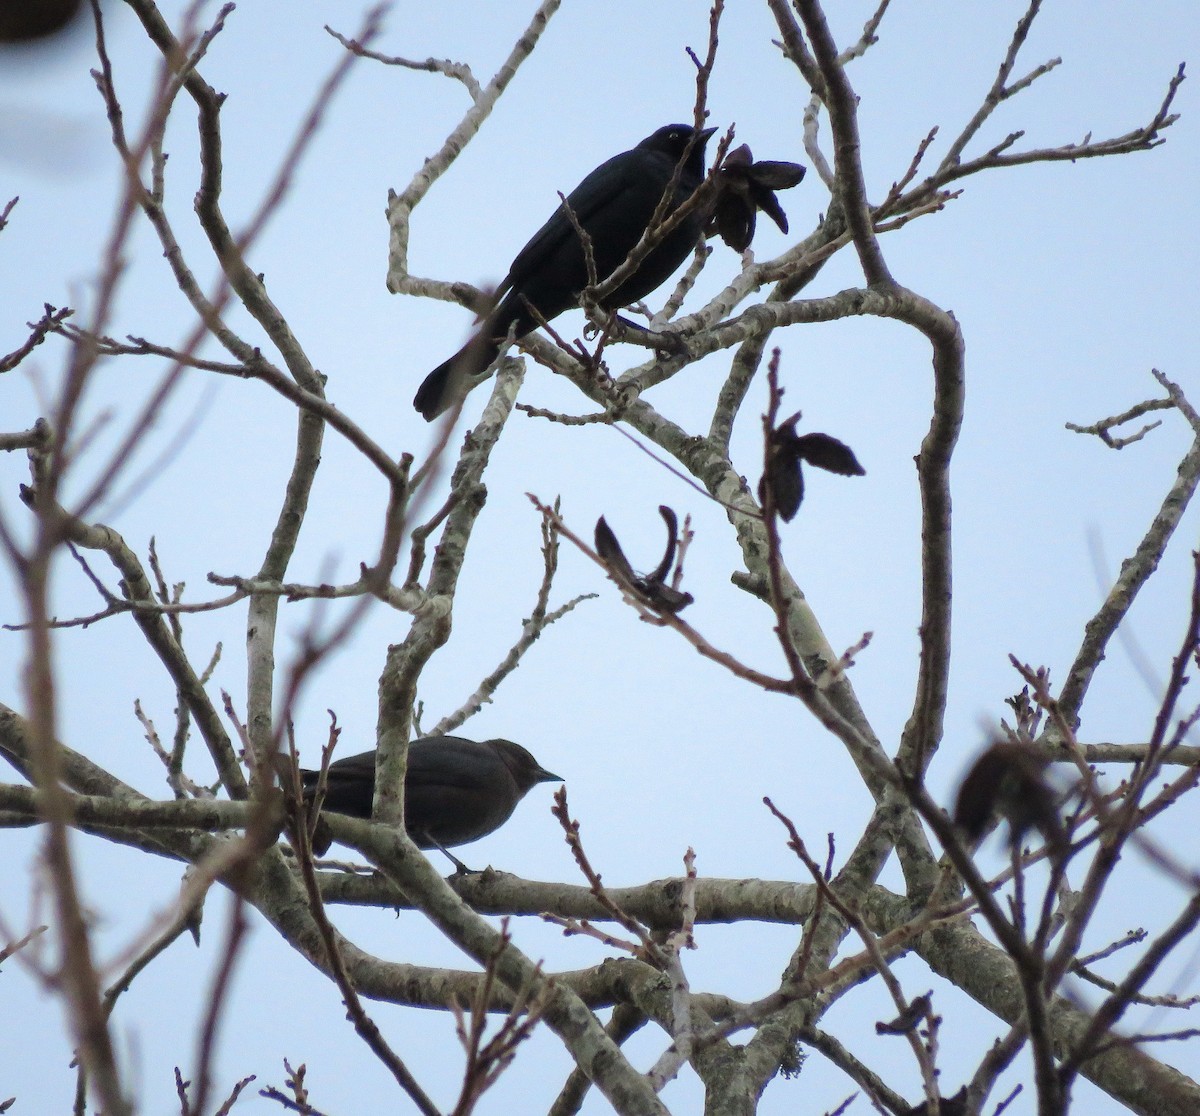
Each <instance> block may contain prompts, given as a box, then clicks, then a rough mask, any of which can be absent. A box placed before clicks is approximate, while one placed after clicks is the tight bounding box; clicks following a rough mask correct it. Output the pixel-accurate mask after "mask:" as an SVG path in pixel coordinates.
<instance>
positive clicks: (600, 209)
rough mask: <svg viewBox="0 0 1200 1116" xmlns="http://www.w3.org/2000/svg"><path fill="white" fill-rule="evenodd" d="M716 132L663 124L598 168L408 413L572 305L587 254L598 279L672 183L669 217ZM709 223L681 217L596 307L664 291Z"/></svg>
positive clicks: (440, 401)
mask: <svg viewBox="0 0 1200 1116" xmlns="http://www.w3.org/2000/svg"><path fill="white" fill-rule="evenodd" d="M714 131H716V129H715V128H706V129H704V130H703V131H699V132H698V131H696V129H695V128H693V127H691V125H688V124H668V125H667V126H666V127H664V128H659V129H658V131H657V132H655V133H654V134H653V135H650V136H647V137H646V138H645V139H644V140H642V142H641V143H639V144H638V145H637V146H636V147H635V148H633V149H632V150H630V151H623V152H621V154H620V155H614V156H613V157H612V158H611V159H609V160H608V161H607V162H604V163H601V164H600V166H598V167H597V168H596V169H595V170H594V171H592V173H591V174H589V175H588V176H587V177H586V178H585V179H584V180H583V181H582V182H581V183H580V184H579V185H578V186H576V187H575V189H574V190H572V191H571V193H570V194H569V195H568V196H567V199H566V203H565V204H564V205H560V206H559V207H558V209H556V210H555V211H554V214H553V216H552V217H551V218H550V220H548V221H547V222H546V223H545V224H544V225H543V226H542V227H541V228H540V229H539V230H538V231H537V233H535V234H534V237H533V239H532V240H530V242H529V243H528V244H526V245H525V247H524V248H522V249H521V251H520V252H518V253H517V258H516V259H515V260H513V262H512V266H511V267H510V268H509V269H508V275H507V276H506V277H505V279H504V282H503V283H501V284H500V287H499V289H498V291H497V297H498V298H499V302H498V303H497V305H496V308H495V309H494V310H493V311H492V312H491V313H490V314H489V315H488V316H487V318H486V319H485V320H484V322H483V324H482V325H481V326H480V327H479V329H478V331H477V332H476V334H475V336H474V337H472V338H471V340H470V341H468V342H467V343H466V345H464V346H463V347H462V348H461V349H460V350H459V351H458V352H457V353H455V354H454V356H452V357H451V358H450V359H449V360H447V361H444V362H443V363H442V364H440V365H438V367H437V368H435V369H434V370H433V371H432V372H431V373H430V374H429V375H428V376H426V377H425V382H424V383H422V384H421V386H420V388H419V389H418V390H417V395H416V398H415V399H414V400H413V406H414V407H416V409H417V410H418V411H420V412H421V414H422V415H424V417H425V419H426V421H432V420H433V419H434V418H436V417H437V416H438V415H440V414H441V413H442V412H443V411H446V410H448V409H449V408H450V407H452V406H453V405H454V404H455V403H457V402H458V401H459V399H461V398H462V397H463V396H464V395H465V394H466V393H467V392H468V391H469V390H470V389H471V388H472V387H474V386H475V383H474V381H475V380H476V378H477V377H478V376H479V375H480V374H481V373H483V372H484V371H485V370H486V369H487V367H488V366H489V365H490V364H491V363H492V362H493V361H494V360H495V359H496V358H497V357H498V356H499V355H500V353H501V351H502V349H503V348H504V345H505V343H506V340H507V338H508V334H509V331H510V330H511V331H512V334H513V337H514V338H520V337H524V336H525V335H526V334H527V333H530V332H532V331H533V329H534V328H535V327H536V326H537V325H538V322H539V316H540V318H541V319H542V320H544V321H547V322H548V321H550V320H551V319H552V318H556V317H558V315H559V314H561V313H563V311H565V310H569V309H570V308H571V307H573V306H576V305H578V299H579V292H580V291H582V290H583V288H584V287H586V286H587V285H588V284H589V282H591V281H592V280H591V278H590V277H589V273H588V259H587V251H588V249H589V248H590V251H591V256H592V261H593V264H594V274H595V281H596V282H603V280H604V279H606V278H607V277H608V276H609V275H611V274H612V273H613V272H614V271H616V269H617V268H618V267H619V266H620V265H621V264H622V263H623V262H624V261H625V258H626V257H627V256H628V255H629V253H630V251H632V249H633V248H634V246H635V245H636V244H637V243H638V241H639V240H641V238H642V235H643V234H644V233H645V232H646V229H647V228H648V227H649V225H650V222H651V220H652V218H653V216H654V213H655V210H656V209H657V208H658V205H659V202H661V201H662V198H663V195H664V194H665V193H666V191H667V187H668V185H669V184H670V183H671V181H672V179H674V182H675V185H674V189H673V191H672V194H671V198H670V201H669V203H668V205H667V209H666V216H668V217H669V216H670V214H671V213H672V212H674V210H676V209H678V208H679V206H681V205H682V204H683V203H684V202H685V201H687V199H688V198H690V197H691V196H692V194H694V193H695V192H696V190H697V188H698V187H699V186H700V184H701V183H702V182H703V181H704V145H705V144H706V143H707V142H708V138H709V136H711V135H712V134H713V132H714ZM664 219H665V218H664ZM707 219H708V215H707V214H706V213H703V212H701V211H700V209H699V208H697V210H696V211H695V212H693V213H690V214H689V215H687V216H686V217H685V218H684V219H683V220H682V221H681V222H680V223H679V224H678V225H677V226H676V227H675V228H674V229H672V230H671V231H670V232H669V233H667V235H666V236H664V237H663V238H662V240H660V241H659V242H658V243H657V244H656V245H655V246H654V247H653V248H652V249H651V250H650V252H649V253H648V254H647V255H646V257H645V258H644V259H643V260H642V261H641V263H640V264H639V265H638V267H637V269H636V270H635V271H634V272H633V274H632V275H630V276H629V278H628V279H626V280H625V281H624V282H623V283H621V284H620V285H619V286H618V287H617V288H616V290H614V291H613V292H612V293H611V294H609V295H606V296H605V297H604V298H602V299H600V305H601V306H602V307H604V308H605V309H606V310H616V309H618V308H619V307H621V306H628V305H629V304H630V303H631V302H637V301H638V300H639V299H642V298H645V297H646V296H647V295H648V294H650V293H651V292H652V291H654V290H655V289H656V288H657V287H659V286H661V285H662V283H663V282H665V281H666V280H667V279H668V278H669V277H670V275H671V273H672V272H673V271H675V269H676V268H677V267H679V265H680V264H681V263H683V261H684V260H685V259H687V256H688V253H689V252H691V251H692V249H693V248H695V246H696V244H697V242H698V241H699V240H700V235H701V233H702V232H703V230H704V226H705V223H706V221H707ZM581 230H582V232H583V234H584V236H581V235H580V231H581ZM585 241H586V244H585ZM535 311H536V313H535Z"/></svg>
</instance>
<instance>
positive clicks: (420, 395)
mask: <svg viewBox="0 0 1200 1116" xmlns="http://www.w3.org/2000/svg"><path fill="white" fill-rule="evenodd" d="M492 334H493V328H492V326H491V323H490V322H485V323H484V325H483V327H482V328H481V329H480V330H479V332H478V333H476V334H475V336H474V337H472V338H471V340H470V341H468V342H467V343H466V344H465V345H464V346H463V347H462V348H461V349H459V350H458V352H457V353H455V354H454V356H452V357H451V358H450V359H449V360H446V361H443V362H442V363H441V364H439V365H438V366H437V367H436V368H435V369H434V370H433V371H432V372H430V373H429V375H428V376H426V377H425V380H424V382H423V383H422V384H421V386H420V387H419V388H417V394H416V395H415V396H414V397H413V406H414V407H415V408H416V409H417V410H418V411H420V412H421V415H422V416H423V417H424V419H425V421H426V422H433V420H434V419H435V418H437V417H438V415H440V414H442V413H443V412H445V411H448V410H449V409H450V408H451V407H453V406H454V404H455V403H457V402H458V401H459V400H460V399H462V398H463V396H465V395H466V394H467V392H468V391H470V390H471V388H473V387H474V386H475V380H476V379H477V378H478V377H479V375H480V374H481V373H482V372H484V371H485V370H486V369H487V367H488V365H489V364H491V363H492V361H494V360H495V359H496V357H498V356H499V355H500V347H501V343H500V342H499V341H496V340H495V338H494V337H493V336H492Z"/></svg>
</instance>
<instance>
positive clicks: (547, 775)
mask: <svg viewBox="0 0 1200 1116" xmlns="http://www.w3.org/2000/svg"><path fill="white" fill-rule="evenodd" d="M537 781H538V782H539V783H565V782H566V779H564V778H563V777H562V776H561V775H555V774H554V772H553V771H547V770H546V769H545V768H544V767H539V768H538V777H537Z"/></svg>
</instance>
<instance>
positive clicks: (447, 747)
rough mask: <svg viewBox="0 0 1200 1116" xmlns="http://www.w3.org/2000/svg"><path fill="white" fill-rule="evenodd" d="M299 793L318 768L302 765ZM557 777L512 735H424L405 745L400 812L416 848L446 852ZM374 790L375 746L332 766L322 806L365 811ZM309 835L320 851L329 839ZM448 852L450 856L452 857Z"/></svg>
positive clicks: (307, 791) (483, 832) (309, 788)
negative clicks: (506, 737) (507, 737)
mask: <svg viewBox="0 0 1200 1116" xmlns="http://www.w3.org/2000/svg"><path fill="white" fill-rule="evenodd" d="M300 775H301V778H302V780H303V785H304V800H305V802H306V803H310V802H311V801H312V799H313V795H314V794H315V792H316V786H317V772H316V771H307V770H302V771H301V772H300ZM548 782H562V779H561V777H560V776H558V775H555V774H554V773H553V772H550V771H547V770H545V768H543V767H542V766H541V764H539V763H538V761H537V760H535V759H534V758H533V756H531V755H530V754H529V752H527V751H526V750H525V749H524V748H522V747H521V745H520V744H514V743H513V742H512V741H511V740H484V741H479V742H476V741H474V740H466V739H464V738H463V737H461V736H427V737H425V738H424V739H421V740H414V741H413V742H412V743H411V744H410V745H409V746H408V774H407V775H406V777H405V783H404V819H405V828H406V829H407V830H408V833H409V836H411V837H412V839H413V841H414V842H416V845H417V847H418V848H421V849H441V850H442V851H445V850H446V849H448V848H452V847H453V846H455V845H467V844H470V843H471V842H472V841H478V840H479V838H481V837H486V836H487V835H488V834H489V833H491V832H493V831H494V830H497V829H499V828H500V826H502V825H503V824H504V823H505V822H506V821H508V819H509V818H510V817H511V816H512V812H513V811H514V810H515V809H516V808H517V803H518V802H520V801H521V799H522V798H524V797H525V795H526V794H527V793H528V792H529V791H530V790H531V789H532V788H533V787H534V786H536V785H537V784H538V783H548ZM374 795H375V752H374V751H370V752H361V753H359V754H358V755H355V756H346V757H345V758H344V759H339V760H335V761H334V762H333V763H331V764H330V765H329V772H328V776H327V783H326V788H325V799H324V802H323V804H322V809H323V810H325V811H328V812H330V813H334V814H346V815H348V816H350V817H353V818H369V817H370V816H371V803H372V799H373V798H374ZM320 845H321V846H323V847H318V842H317V841H316V840H314V842H313V851H314V852H315V853H317V855H318V856H320V855H322V854H323V853H324V852H325V850H326V849H327V848H328V847H329V841H328V839H325V840H322V841H321V842H320ZM451 859H453V858H451Z"/></svg>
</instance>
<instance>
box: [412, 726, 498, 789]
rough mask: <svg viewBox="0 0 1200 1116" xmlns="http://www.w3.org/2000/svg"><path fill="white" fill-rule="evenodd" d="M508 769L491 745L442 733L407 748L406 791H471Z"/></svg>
mask: <svg viewBox="0 0 1200 1116" xmlns="http://www.w3.org/2000/svg"><path fill="white" fill-rule="evenodd" d="M506 773H507V769H506V768H505V767H504V764H503V763H502V762H501V760H500V758H499V757H498V756H497V755H496V754H495V752H493V751H492V750H491V749H490V748H487V747H485V746H483V745H481V744H477V743H476V742H475V741H473V740H464V739H463V738H461V737H457V736H444V737H441V738H440V739H439V738H434V739H431V740H414V741H413V742H412V744H410V745H409V747H408V774H407V775H406V776H405V780H406V783H407V786H408V792H409V793H410V794H411V793H413V791H414V790H420V789H425V788H431V789H432V788H436V787H461V788H464V789H467V790H474V789H477V788H478V787H480V786H486V785H487V784H489V783H492V782H495V781H496V780H497V779H501V778H503V777H504V775H505V774H506Z"/></svg>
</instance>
